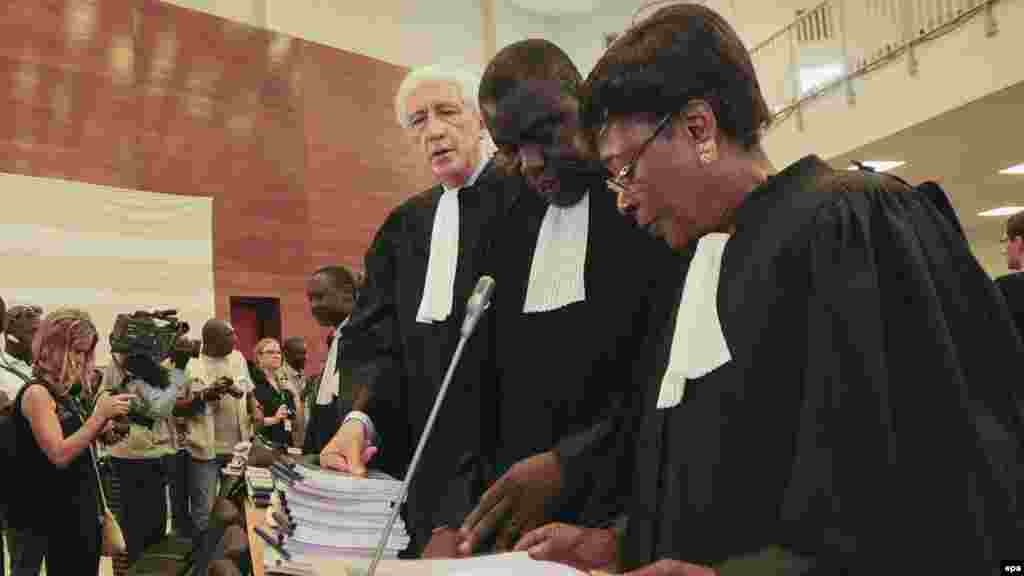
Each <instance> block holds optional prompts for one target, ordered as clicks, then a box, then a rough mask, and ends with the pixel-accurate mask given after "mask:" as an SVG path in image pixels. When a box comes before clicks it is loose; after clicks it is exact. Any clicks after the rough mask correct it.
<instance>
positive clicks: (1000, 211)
mask: <svg viewBox="0 0 1024 576" xmlns="http://www.w3.org/2000/svg"><path fill="white" fill-rule="evenodd" d="M1017 212H1024V206H1000V207H999V208H993V209H991V210H985V211H984V212H978V216H1013V215H1014V214H1016V213H1017Z"/></svg>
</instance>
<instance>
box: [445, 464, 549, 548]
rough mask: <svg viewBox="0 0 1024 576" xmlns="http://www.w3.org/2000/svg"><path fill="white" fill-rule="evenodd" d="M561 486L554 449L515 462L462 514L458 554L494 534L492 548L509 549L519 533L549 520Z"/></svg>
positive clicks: (477, 545) (478, 544) (521, 533)
mask: <svg viewBox="0 0 1024 576" xmlns="http://www.w3.org/2000/svg"><path fill="white" fill-rule="evenodd" d="M561 489H562V471H561V466H560V465H559V463H558V457H557V456H556V455H555V453H554V452H542V453H540V454H536V455H534V456H530V457H529V458H526V459H524V460H520V461H519V462H516V463H515V464H514V465H513V466H512V467H511V468H510V469H509V470H508V472H506V473H505V474H503V475H502V476H501V478H498V480H497V482H495V483H494V484H493V485H492V486H491V487H490V488H488V489H487V491H486V492H485V493H484V495H483V496H482V497H481V498H480V503H479V504H477V506H476V508H475V509H474V510H473V511H472V512H471V513H470V514H469V516H467V517H466V520H465V522H463V524H462V527H461V529H460V530H459V537H460V538H461V540H462V542H461V543H460V544H459V554H460V555H462V556H469V555H471V554H473V553H475V552H477V551H478V548H479V547H480V543H481V542H485V541H486V540H487V539H488V538H489V537H490V535H491V534H496V539H495V548H496V549H497V550H498V551H499V552H503V551H507V550H511V549H512V547H513V546H514V545H515V543H516V540H517V539H518V538H519V537H520V536H522V535H523V534H525V533H527V532H529V531H530V530H533V529H534V528H537V527H539V526H541V525H542V524H544V523H546V522H548V521H550V520H551V518H550V515H551V512H552V510H550V507H551V503H552V502H553V501H554V499H555V498H556V497H557V496H558V494H559V492H560V491H561Z"/></svg>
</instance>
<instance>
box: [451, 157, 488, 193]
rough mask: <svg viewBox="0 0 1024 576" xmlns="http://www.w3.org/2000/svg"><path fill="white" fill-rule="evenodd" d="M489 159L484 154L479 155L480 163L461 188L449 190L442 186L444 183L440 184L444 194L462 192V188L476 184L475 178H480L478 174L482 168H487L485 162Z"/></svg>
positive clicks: (481, 171)
mask: <svg viewBox="0 0 1024 576" xmlns="http://www.w3.org/2000/svg"><path fill="white" fill-rule="evenodd" d="M490 159H491V158H490V157H489V156H487V155H486V154H481V155H480V163H479V164H477V167H476V169H475V170H473V173H472V174H470V176H469V178H467V179H466V182H465V183H464V184H463V185H462V186H459V187H456V188H449V187H448V186H446V185H445V184H444V182H442V183H441V187H442V188H444V191H445V192H458V191H459V190H462V189H463V188H466V187H468V186H472V185H473V184H475V183H476V180H477V178H479V177H480V174H482V173H483V171H484V168H486V167H487V162H489V161H490Z"/></svg>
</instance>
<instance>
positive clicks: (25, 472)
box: [8, 309, 132, 576]
mask: <svg viewBox="0 0 1024 576" xmlns="http://www.w3.org/2000/svg"><path fill="white" fill-rule="evenodd" d="M97 340H98V337H97V334H96V327H95V326H94V325H93V323H92V321H91V320H90V318H89V315H88V314H86V313H85V312H82V311H79V310H73V309H63V310H58V311H56V312H52V313H50V314H49V315H47V316H46V318H45V319H44V320H43V322H42V324H41V326H40V327H39V331H38V333H37V334H36V337H35V340H34V341H33V343H32V352H33V358H34V363H33V380H32V381H31V382H30V383H28V384H27V385H26V386H25V387H24V388H22V389H21V391H20V392H19V393H18V396H17V398H16V399H15V407H16V408H15V415H14V418H15V446H16V449H17V457H16V462H17V474H16V475H15V480H14V482H13V483H14V485H15V486H14V497H12V498H10V508H9V510H8V522H9V525H10V526H11V528H12V529H14V530H15V531H16V532H17V535H18V540H19V542H20V546H23V547H24V548H25V549H26V550H27V549H31V550H32V551H34V552H35V553H33V554H28V553H26V554H25V556H26V557H28V558H32V557H38V556H39V555H43V554H44V555H45V556H46V573H47V574H49V575H50V576H65V575H66V576H87V575H89V574H97V573H98V571H99V560H100V546H101V544H102V540H101V531H100V530H101V526H102V524H101V519H102V514H103V511H102V509H101V508H100V500H99V497H100V495H99V492H98V490H99V479H98V478H97V477H96V472H95V470H96V468H95V467H94V461H93V455H92V452H91V450H90V445H91V444H92V443H93V442H95V441H96V439H97V438H99V437H100V435H101V434H102V433H103V432H104V431H105V429H107V427H108V424H110V420H111V419H112V418H116V417H118V416H123V415H125V414H127V413H128V408H129V400H130V399H131V397H132V396H131V395H129V394H122V395H114V396H110V395H107V396H101V397H100V398H99V399H98V400H97V402H96V406H95V408H94V410H93V412H92V414H91V415H90V416H88V417H87V418H86V417H85V416H84V414H83V411H82V409H81V407H80V406H79V404H78V402H77V401H76V400H75V399H74V398H73V397H72V396H71V394H70V391H71V389H72V387H73V386H75V385H76V384H79V385H80V384H81V382H82V379H83V378H85V377H86V375H88V374H90V373H91V371H92V370H93V359H94V357H95V352H96V342H97ZM36 568H37V566H21V565H19V564H18V562H17V559H15V562H14V563H13V565H12V566H11V570H12V573H13V574H14V576H23V575H28V574H34V571H35V570H36Z"/></svg>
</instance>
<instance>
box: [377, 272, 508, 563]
mask: <svg viewBox="0 0 1024 576" xmlns="http://www.w3.org/2000/svg"><path fill="white" fill-rule="evenodd" d="M493 295H494V278H491V277H490V276H481V277H480V280H478V281H477V283H476V288H474V289H473V293H472V294H471V295H470V296H469V302H467V303H466V318H465V319H464V320H463V321H462V330H460V336H459V343H458V345H457V346H456V347H455V354H453V355H452V360H451V362H450V363H449V364H448V371H447V372H446V373H445V375H444V381H443V382H442V383H441V389H440V390H439V391H438V392H437V398H436V399H435V400H434V407H433V408H431V409H430V416H429V417H428V418H427V425H426V426H425V427H424V428H423V433H422V434H420V441H419V444H417V446H416V452H414V453H413V455H412V462H410V463H409V469H408V470H407V471H406V472H405V478H404V479H403V480H402V490H401V492H399V493H398V499H396V500H395V502H394V506H392V508H391V516H390V517H388V523H387V525H386V526H385V527H384V534H383V535H382V536H381V538H380V542H378V543H377V550H376V551H375V552H374V554H373V561H372V562H371V563H370V569H369V570H368V571H367V576H373V575H374V573H375V572H376V571H377V564H379V563H380V559H381V557H383V556H384V548H386V547H387V544H388V539H390V538H391V531H392V530H393V529H394V527H395V520H397V519H398V513H399V511H400V509H401V506H402V503H403V502H405V498H406V496H407V495H408V493H409V484H410V483H411V482H412V478H413V476H414V475H415V474H416V468H417V467H418V466H419V463H420V456H422V455H423V448H424V447H425V446H426V445H427V439H428V438H430V432H431V430H433V429H434V420H436V419H437V413H438V412H439V411H440V409H441V404H442V403H443V402H444V397H445V395H446V394H447V393H448V385H449V384H451V381H452V375H454V374H455V367H456V366H458V364H459V359H461V358H462V350H463V348H465V347H466V341H468V340H469V337H470V336H472V335H473V331H474V330H476V326H477V323H478V322H479V321H480V318H481V317H482V316H483V314H484V312H486V311H487V308H488V307H490V305H491V297H492V296H493Z"/></svg>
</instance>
